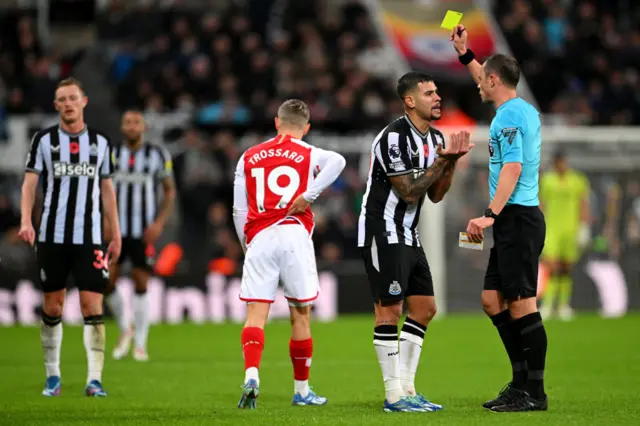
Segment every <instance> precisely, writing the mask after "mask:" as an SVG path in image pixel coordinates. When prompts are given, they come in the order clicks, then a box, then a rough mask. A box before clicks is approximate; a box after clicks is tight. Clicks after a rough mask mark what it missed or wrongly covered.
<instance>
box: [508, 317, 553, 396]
mask: <svg viewBox="0 0 640 426" xmlns="http://www.w3.org/2000/svg"><path fill="white" fill-rule="evenodd" d="M513 322H514V323H515V325H516V327H517V329H518V330H519V331H520V336H521V339H522V349H523V352H524V357H525V359H526V361H527V367H528V371H527V392H529V395H531V396H532V397H534V398H536V399H544V397H545V393H544V366H545V360H546V358H547V332H546V331H545V329H544V324H542V317H541V316H540V312H533V313H531V314H528V315H525V316H523V317H522V318H519V319H517V320H515V321H513Z"/></svg>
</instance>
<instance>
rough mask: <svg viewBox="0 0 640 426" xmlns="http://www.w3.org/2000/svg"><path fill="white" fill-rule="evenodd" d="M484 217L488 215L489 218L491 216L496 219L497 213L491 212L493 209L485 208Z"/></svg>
mask: <svg viewBox="0 0 640 426" xmlns="http://www.w3.org/2000/svg"><path fill="white" fill-rule="evenodd" d="M484 217H490V218H492V219H493V220H496V219H497V218H498V215H497V214H495V213H494V212H493V210H491V209H490V208H489V209H486V210H485V211H484Z"/></svg>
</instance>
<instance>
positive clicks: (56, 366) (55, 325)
mask: <svg viewBox="0 0 640 426" xmlns="http://www.w3.org/2000/svg"><path fill="white" fill-rule="evenodd" d="M61 321H62V319H61V318H60V317H57V318H53V317H50V316H48V315H46V314H43V318H42V323H41V324H40V341H41V342H42V352H43V353H44V368H45V370H46V372H47V377H51V376H58V377H60V349H61V348H62V322H61Z"/></svg>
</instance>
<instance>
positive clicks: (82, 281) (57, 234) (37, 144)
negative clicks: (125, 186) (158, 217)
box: [20, 78, 121, 396]
mask: <svg viewBox="0 0 640 426" xmlns="http://www.w3.org/2000/svg"><path fill="white" fill-rule="evenodd" d="M86 105H87V97H86V95H85V94H84V91H83V90H82V86H81V84H80V82H79V81H77V80H75V79H73V78H69V79H66V80H62V81H61V82H60V83H59V84H58V86H57V88H56V92H55V99H54V106H55V108H56V111H58V113H59V116H60V123H59V124H58V125H55V126H53V127H49V128H48V129H44V130H41V131H39V132H37V133H36V134H35V136H34V137H33V140H32V141H31V148H30V150H29V154H28V157H27V164H26V173H25V177H24V183H23V185H22V204H21V213H22V220H21V226H20V236H21V237H22V238H23V239H24V240H25V241H27V242H28V243H29V244H31V245H33V244H34V242H35V241H36V238H37V247H36V248H37V254H38V269H39V270H40V280H41V284H42V290H43V292H44V303H43V306H42V324H41V326H40V339H41V341H42V349H43V352H44V362H45V369H46V374H47V380H46V383H45V387H44V390H43V391H42V394H43V395H44V396H58V395H59V394H60V383H61V382H60V348H61V346H62V324H61V319H62V309H63V306H64V300H65V294H66V284H67V279H68V278H69V275H72V276H73V279H74V282H75V285H76V287H78V290H80V306H81V311H82V315H83V317H84V334H83V337H84V347H85V350H86V352H87V359H88V367H89V373H88V376H87V386H86V388H85V394H86V395H87V396H107V393H106V392H105V391H104V389H103V388H102V383H101V382H102V367H103V365H104V346H105V327H104V322H103V319H102V295H103V292H104V290H105V288H106V286H107V283H108V278H109V272H108V268H109V263H110V262H114V261H117V260H118V256H119V255H120V246H121V237H120V228H119V224H118V212H117V209H116V196H115V191H114V188H113V184H112V182H111V174H112V173H113V156H112V153H111V144H110V142H109V139H108V138H107V137H106V136H104V135H103V134H101V133H99V132H97V131H95V130H93V129H90V128H87V126H86V125H85V122H84V117H83V110H84V108H85V106H86ZM40 179H42V181H43V183H44V194H45V196H44V209H43V212H42V215H41V218H40V227H39V230H38V233H37V237H36V231H35V229H34V227H33V224H32V222H31V215H32V211H33V202H34V199H35V194H36V187H37V185H38V181H39V180H40ZM103 211H104V214H105V216H106V219H107V222H108V223H109V226H110V228H111V229H112V230H113V238H112V240H111V243H110V244H109V247H108V249H107V251H106V252H105V251H104V246H103V241H102V213H103Z"/></svg>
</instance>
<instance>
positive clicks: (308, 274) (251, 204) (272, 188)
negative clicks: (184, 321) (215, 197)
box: [233, 99, 346, 408]
mask: <svg viewBox="0 0 640 426" xmlns="http://www.w3.org/2000/svg"><path fill="white" fill-rule="evenodd" d="M275 126H276V129H277V130H278V135H277V136H276V137H275V138H274V139H271V140H268V141H266V142H263V143H261V144H258V145H256V146H254V147H252V148H249V149H248V150H247V151H246V152H245V153H244V154H243V155H242V157H240V161H239V162H238V166H237V168H236V172H235V181H234V197H233V198H234V200H233V216H234V223H235V227H236V232H237V233H238V238H239V239H240V242H241V243H242V245H243V247H244V248H245V251H246V256H245V263H244V270H243V272H242V288H241V291H240V299H241V300H243V301H244V302H246V303H247V321H246V323H245V325H244V328H243V330H242V351H243V354H244V364H245V380H244V389H243V391H242V397H241V398H240V402H239V403H238V408H255V407H256V398H257V397H258V393H259V385H260V378H259V375H258V369H259V367H260V358H261V357H262V349H263V347H264V326H265V323H266V321H267V317H268V315H269V308H270V306H271V303H273V302H274V299H275V295H276V289H277V288H278V282H279V281H282V283H283V286H284V294H285V297H286V298H287V300H288V301H289V306H290V311H291V324H292V331H291V341H290V343H289V353H290V356H291V362H292V363H293V375H294V379H295V386H294V397H293V405H299V406H308V405H324V404H326V403H327V398H324V397H321V396H318V395H316V394H315V393H314V392H313V391H311V390H310V389H309V369H310V367H311V354H312V352H313V341H312V339H311V329H310V327H309V317H310V312H311V304H312V302H313V301H314V300H315V299H316V298H317V297H318V293H319V285H318V274H317V271H316V261H315V253H314V250H313V242H312V241H311V234H312V232H313V227H314V222H313V213H312V212H311V208H310V204H311V203H312V202H313V201H314V200H316V199H317V198H318V196H319V195H320V193H321V192H322V191H323V190H324V189H325V188H327V187H328V186H329V185H331V184H332V183H333V182H334V181H335V180H336V178H337V177H338V176H339V175H340V173H341V172H342V170H343V169H344V166H345V163H346V162H345V159H344V157H342V156H341V155H340V154H337V153H335V152H331V151H325V150H323V149H320V148H316V147H313V146H311V145H309V144H307V143H305V142H303V141H302V140H300V139H301V138H302V137H303V136H304V135H305V134H306V133H307V132H308V131H309V127H310V123H309V108H308V107H307V105H306V104H305V103H304V102H302V101H299V100H295V99H292V100H288V101H286V102H285V103H283V104H282V105H281V106H280V108H279V109H278V116H277V117H276V118H275Z"/></svg>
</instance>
